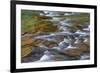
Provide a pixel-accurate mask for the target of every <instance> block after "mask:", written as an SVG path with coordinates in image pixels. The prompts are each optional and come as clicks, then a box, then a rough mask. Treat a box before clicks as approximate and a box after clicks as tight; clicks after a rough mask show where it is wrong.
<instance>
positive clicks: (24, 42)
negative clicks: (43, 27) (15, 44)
mask: <svg viewBox="0 0 100 73" xmlns="http://www.w3.org/2000/svg"><path fill="white" fill-rule="evenodd" d="M32 43H33V39H32V38H29V37H27V38H26V37H25V38H22V40H21V45H22V46H25V45H32Z"/></svg>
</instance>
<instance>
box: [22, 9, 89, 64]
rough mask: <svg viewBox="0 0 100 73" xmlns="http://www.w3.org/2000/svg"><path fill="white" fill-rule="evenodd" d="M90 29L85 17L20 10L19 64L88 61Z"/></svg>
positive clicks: (54, 12) (83, 15) (83, 14)
mask: <svg viewBox="0 0 100 73" xmlns="http://www.w3.org/2000/svg"><path fill="white" fill-rule="evenodd" d="M89 26H90V15H89V14H88V13H78V12H77V13H76V12H57V11H34V10H22V12H21V30H22V31H21V33H22V34H21V37H22V40H21V41H22V44H24V45H22V46H21V51H22V52H23V56H21V62H22V63H27V62H46V61H47V62H50V61H71V60H88V59H90V40H89V39H90V27H89ZM23 47H24V48H25V47H28V49H31V50H27V51H26V50H25V49H24V48H23ZM22 48H23V49H22ZM24 51H26V53H25V52H24Z"/></svg>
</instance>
